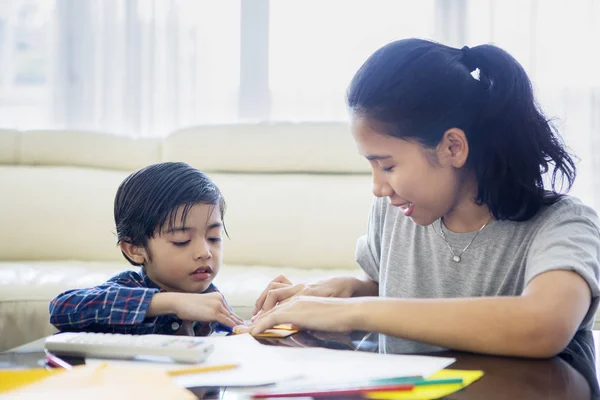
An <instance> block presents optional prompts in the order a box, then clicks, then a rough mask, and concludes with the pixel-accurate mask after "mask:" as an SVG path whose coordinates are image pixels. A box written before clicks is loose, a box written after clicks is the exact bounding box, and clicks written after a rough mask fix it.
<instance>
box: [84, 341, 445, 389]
mask: <svg viewBox="0 0 600 400" xmlns="http://www.w3.org/2000/svg"><path fill="white" fill-rule="evenodd" d="M208 340H210V341H213V343H214V345H215V350H214V352H213V353H212V354H211V355H210V356H209V357H208V359H207V361H206V362H205V363H203V364H198V365H195V366H200V365H202V366H208V365H223V364H238V365H239V367H238V368H235V369H231V370H224V371H214V372H206V373H200V374H189V375H180V376H177V377H173V379H174V380H175V382H177V383H178V384H179V385H181V386H184V387H198V386H260V385H268V384H273V383H278V385H277V386H279V385H298V386H301V387H304V388H306V387H307V386H306V385H316V384H322V383H339V382H349V381H365V380H374V379H385V378H395V377H405V376H425V377H427V376H429V375H431V374H433V373H434V372H437V371H439V370H440V369H442V368H445V367H447V366H448V365H450V364H452V363H453V362H454V359H452V358H441V357H426V356H408V355H387V354H373V353H363V352H356V351H346V350H329V349H323V348H291V347H278V346H266V345H262V344H260V343H258V342H257V341H256V340H255V339H254V338H252V337H251V336H250V335H249V334H240V335H234V336H227V337H209V338H208ZM86 363H87V364H88V365H95V364H96V365H97V364H100V363H108V364H109V365H130V366H138V367H143V368H158V369H162V370H172V369H181V368H184V367H194V365H182V364H173V363H150V362H143V361H121V360H94V359H88V360H86ZM286 387H287V386H286Z"/></svg>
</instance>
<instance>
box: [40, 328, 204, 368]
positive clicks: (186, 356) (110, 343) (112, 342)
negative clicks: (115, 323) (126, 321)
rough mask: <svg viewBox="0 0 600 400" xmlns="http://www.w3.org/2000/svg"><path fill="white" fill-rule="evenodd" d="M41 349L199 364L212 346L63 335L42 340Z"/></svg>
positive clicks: (190, 340)
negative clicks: (157, 358) (43, 345)
mask: <svg viewBox="0 0 600 400" xmlns="http://www.w3.org/2000/svg"><path fill="white" fill-rule="evenodd" d="M45 348H46V350H48V351H49V352H51V353H54V354H57V355H67V356H77V357H89V358H117V359H132V358H139V357H161V358H162V357H166V358H170V359H172V360H173V361H176V362H182V363H202V362H204V361H205V360H206V359H207V357H208V356H209V355H210V354H211V353H212V351H213V349H214V345H213V344H212V343H208V341H207V340H206V338H204V337H195V336H171V335H126V334H121V333H92V332H65V333H59V334H56V335H53V336H50V337H48V338H47V339H46V342H45Z"/></svg>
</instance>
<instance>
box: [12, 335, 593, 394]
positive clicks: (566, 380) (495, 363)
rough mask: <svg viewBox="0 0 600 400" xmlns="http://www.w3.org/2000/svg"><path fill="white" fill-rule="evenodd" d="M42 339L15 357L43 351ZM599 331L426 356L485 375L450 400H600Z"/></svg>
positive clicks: (349, 345)
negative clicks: (491, 350)
mask: <svg viewBox="0 0 600 400" xmlns="http://www.w3.org/2000/svg"><path fill="white" fill-rule="evenodd" d="M363 334H364V333H354V334H353V335H341V334H328V333H323V332H321V333H318V332H300V333H297V334H295V335H293V336H291V337H288V338H286V339H269V340H261V342H262V343H264V344H269V345H277V346H293V347H315V346H320V347H328V348H337V349H347V350H351V349H354V348H355V347H356V346H357V344H358V343H359V340H360V338H361V337H362V335H363ZM41 349H43V339H40V340H37V341H35V342H32V343H29V344H27V345H24V346H21V347H19V348H16V349H13V350H11V351H36V350H37V351H39V350H41ZM360 349H361V350H367V351H376V348H375V342H374V341H372V340H370V341H365V342H362V344H361V346H360ZM599 349H600V331H593V332H592V331H585V332H579V333H577V335H576V336H575V337H574V338H573V340H572V341H571V343H570V344H569V345H568V346H567V348H566V349H565V350H564V351H563V352H562V353H561V354H559V355H558V356H556V357H553V358H551V359H547V360H533V359H523V358H514V357H497V356H486V355H480V354H472V353H465V352H455V351H444V352H438V353H433V354H432V353H428V354H429V355H439V356H443V357H454V358H456V363H454V364H453V365H452V366H451V368H456V369H481V370H483V371H484V372H485V375H484V376H483V378H482V379H481V380H479V381H477V382H475V383H473V384H472V385H471V386H469V387H467V388H466V389H465V390H464V391H462V392H458V393H455V394H452V395H451V396H449V397H447V398H448V399H453V400H469V399H488V400H495V399H528V400H535V399H544V400H547V399H577V400H583V399H600V389H599V385H598V371H599V370H600V368H598V367H599V366H598V362H597V360H596V356H595V355H596V353H597V351H598V350H599ZM192 391H193V392H194V393H195V394H196V395H197V396H198V398H201V399H223V400H238V399H239V400H241V399H247V395H246V394H244V393H243V392H242V391H239V390H236V389H233V388H230V389H227V388H222V389H202V388H195V389H192Z"/></svg>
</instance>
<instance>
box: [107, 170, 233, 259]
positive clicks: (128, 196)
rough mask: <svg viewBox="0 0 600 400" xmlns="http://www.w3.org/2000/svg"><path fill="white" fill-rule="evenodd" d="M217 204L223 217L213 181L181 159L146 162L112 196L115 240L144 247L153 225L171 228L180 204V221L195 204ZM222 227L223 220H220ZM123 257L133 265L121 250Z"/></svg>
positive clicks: (222, 206) (221, 205) (222, 207)
mask: <svg viewBox="0 0 600 400" xmlns="http://www.w3.org/2000/svg"><path fill="white" fill-rule="evenodd" d="M198 203H201V204H212V205H215V206H218V207H219V210H220V211H221V218H222V219H223V218H224V217H225V200H224V199H223V195H222V194H221V191H220V190H219V188H218V187H217V185H215V184H214V182H213V181H212V180H211V179H210V178H209V177H208V176H206V174H204V173H203V172H201V171H199V170H197V169H196V168H192V167H191V166H189V165H188V164H186V163H182V162H164V163H160V164H154V165H150V166H148V167H145V168H142V169H141V170H139V171H136V172H134V173H133V174H131V175H129V176H128V177H127V178H126V179H125V180H124V181H123V182H122V183H121V185H120V186H119V189H118V190H117V194H116V196H115V210H114V214H115V225H116V228H117V243H120V242H122V241H123V242H126V243H131V244H134V245H136V246H143V247H145V248H146V246H147V244H148V240H149V239H150V238H152V237H154V235H155V233H156V230H157V228H159V229H160V228H162V227H163V226H165V224H167V225H166V226H167V227H168V229H170V228H172V227H173V226H174V225H175V223H176V221H175V217H176V213H177V210H178V209H179V207H181V206H183V207H184V208H183V212H182V216H181V218H182V220H183V222H185V219H186V216H187V213H188V212H189V210H190V208H192V207H193V206H194V205H195V204H198ZM223 226H225V225H224V222H223ZM123 256H125V258H126V259H127V261H129V262H130V263H131V264H133V265H139V264H137V263H135V262H133V261H132V260H131V259H130V258H129V257H127V255H126V254H125V253H123Z"/></svg>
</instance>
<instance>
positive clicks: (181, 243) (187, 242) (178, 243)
mask: <svg viewBox="0 0 600 400" xmlns="http://www.w3.org/2000/svg"><path fill="white" fill-rule="evenodd" d="M190 242H191V240H186V241H185V242H173V245H174V246H176V247H185V246H187V245H188V244H189V243H190Z"/></svg>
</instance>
